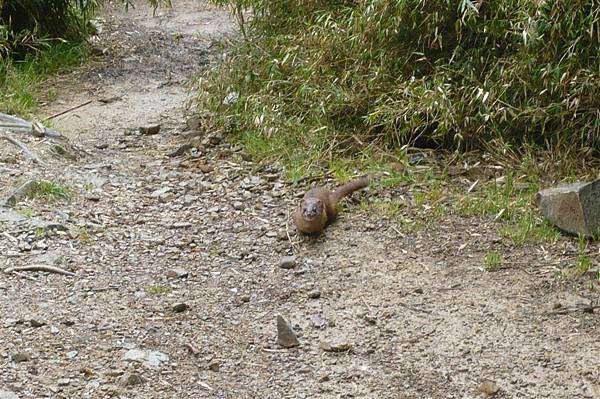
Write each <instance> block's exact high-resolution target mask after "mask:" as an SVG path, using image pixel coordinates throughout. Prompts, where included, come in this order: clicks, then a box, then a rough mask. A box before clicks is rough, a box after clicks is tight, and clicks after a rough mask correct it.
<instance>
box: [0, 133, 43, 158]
mask: <svg viewBox="0 0 600 399" xmlns="http://www.w3.org/2000/svg"><path fill="white" fill-rule="evenodd" d="M0 133H2V134H0V139H3V140H6V141H8V142H9V143H11V144H14V145H16V146H17V147H19V149H20V150H21V151H23V152H24V153H25V155H27V156H28V157H29V158H31V159H32V160H33V162H35V163H39V164H42V163H43V162H42V160H41V159H40V157H38V156H37V155H36V154H35V153H34V152H33V151H31V150H30V149H29V148H27V146H26V145H25V144H23V143H21V142H20V141H19V140H17V139H14V138H12V137H9V136H4V134H7V133H9V132H8V131H6V130H0Z"/></svg>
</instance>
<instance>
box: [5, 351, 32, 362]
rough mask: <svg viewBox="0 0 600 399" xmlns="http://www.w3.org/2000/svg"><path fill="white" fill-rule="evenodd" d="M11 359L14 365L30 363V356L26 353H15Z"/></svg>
mask: <svg viewBox="0 0 600 399" xmlns="http://www.w3.org/2000/svg"><path fill="white" fill-rule="evenodd" d="M10 358H11V359H12V361H13V362H14V363H23V362H28V361H29V359H30V357H29V355H28V354H27V353H25V352H15V353H13V354H12V355H10Z"/></svg>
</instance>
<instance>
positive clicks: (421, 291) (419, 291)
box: [413, 288, 423, 294]
mask: <svg viewBox="0 0 600 399" xmlns="http://www.w3.org/2000/svg"><path fill="white" fill-rule="evenodd" d="M413 292H414V293H415V294H422V293H423V288H417V289H415V290H414V291H413Z"/></svg>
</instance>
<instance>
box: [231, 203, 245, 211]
mask: <svg viewBox="0 0 600 399" xmlns="http://www.w3.org/2000/svg"><path fill="white" fill-rule="evenodd" d="M232 206H233V209H235V210H236V211H243V210H244V203H243V202H240V201H235V202H234V203H233V204H232Z"/></svg>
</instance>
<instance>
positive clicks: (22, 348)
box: [0, 0, 600, 399]
mask: <svg viewBox="0 0 600 399" xmlns="http://www.w3.org/2000/svg"><path fill="white" fill-rule="evenodd" d="M173 5H174V8H173V9H172V10H166V11H165V10H163V11H160V12H159V14H158V15H157V16H155V17H153V16H152V12H151V10H150V9H149V8H148V7H146V6H144V5H143V4H141V3H140V4H139V5H138V7H136V9H134V10H130V12H129V13H124V12H123V11H122V10H121V9H120V8H118V7H113V8H108V9H107V10H106V11H105V13H104V16H103V23H102V31H101V34H100V37H99V41H98V43H97V46H98V47H99V48H100V49H103V48H106V50H107V51H106V54H105V55H104V56H99V57H97V58H95V59H94V60H93V61H92V62H91V63H90V64H88V65H85V66H83V67H81V68H79V69H77V70H76V71H74V72H73V73H69V74H67V75H64V76H61V77H60V78H59V79H57V80H56V82H54V86H55V90H56V92H57V100H55V101H53V102H51V103H49V104H47V105H46V106H45V107H44V108H43V110H42V111H43V114H44V115H52V114H54V113H56V112H60V111H61V110H65V109H68V108H70V107H73V106H76V105H79V104H83V103H85V102H87V101H89V100H92V102H91V103H89V104H87V105H85V106H83V107H81V108H79V109H77V110H74V111H72V112H69V113H67V114H65V115H63V116H61V117H58V118H56V120H55V122H54V125H55V127H56V128H57V129H59V130H60V131H62V132H64V133H65V135H66V136H67V137H68V138H69V142H68V143H63V142H61V143H59V144H60V146H61V148H62V149H63V150H64V151H60V149H57V147H56V143H55V142H52V141H51V140H42V141H40V140H37V139H33V138H23V141H24V142H26V143H27V144H28V145H29V146H31V148H34V149H35V150H36V151H37V152H38V153H39V154H40V155H41V156H42V157H43V159H44V161H45V164H44V165H36V164H33V163H31V161H30V160H28V159H26V158H25V157H23V155H22V154H21V153H20V152H19V151H18V150H16V149H15V148H13V147H11V146H10V144H8V143H3V142H0V146H1V147H0V154H1V156H0V183H1V184H2V186H1V188H0V194H2V196H3V197H4V196H6V195H7V194H8V193H9V192H10V190H11V189H12V188H14V187H16V186H18V185H19V184H20V183H22V182H24V181H26V180H28V179H47V180H51V181H54V182H57V183H59V184H61V185H63V186H64V187H67V188H68V189H69V193H70V196H69V199H68V200H60V201H57V202H49V201H46V200H42V199H27V200H24V201H22V202H21V203H19V204H17V205H16V209H17V210H19V212H21V213H22V214H26V215H28V216H31V217H36V218H39V219H40V220H46V221H53V222H55V223H56V224H59V225H60V226H62V227H63V228H64V229H65V230H60V229H59V230H56V229H49V230H47V231H44V230H40V229H32V228H31V227H30V226H29V227H28V225H26V224H25V225H23V224H16V223H0V267H2V268H6V267H8V266H23V265H32V264H45V265H55V266H59V267H61V268H64V269H66V270H70V271H73V272H74V273H75V276H74V277H68V276H62V275H57V274H53V273H52V274H49V273H44V272H20V273H17V274H15V273H10V274H1V276H2V277H1V278H0V398H11V397H18V398H41V397H51V398H282V397H284V398H351V397H352V398H476V397H481V396H485V395H493V396H494V397H498V398H553V399H559V398H565V399H566V398H569V399H570V398H600V339H599V332H600V331H599V328H598V317H599V316H598V313H594V312H593V310H592V309H590V310H589V311H582V310H575V309H576V308H577V309H581V307H585V306H589V305H593V304H596V303H597V302H598V288H599V284H598V281H597V280H593V279H590V278H589V277H581V278H576V279H573V280H567V281H562V280H560V279H559V278H558V277H557V276H558V275H559V272H560V271H561V270H563V268H565V267H568V266H572V265H573V263H574V262H575V258H576V254H577V252H576V249H574V245H576V242H575V240H571V239H566V238H565V239H562V240H561V241H560V242H559V243H557V244H556V245H554V246H551V247H543V246H520V247H515V246H512V245H510V244H507V243H506V242H505V241H503V240H501V239H499V237H497V235H496V233H495V231H496V227H495V224H494V223H493V222H492V221H483V220H479V219H464V218H460V217H458V216H455V215H453V214H448V215H447V216H445V217H443V218H441V219H440V220H436V221H435V223H434V225H433V226H431V227H430V228H426V229H424V230H421V231H418V232H414V233H409V232H404V233H403V232H402V231H403V230H402V227H401V226H399V225H398V222H397V221H395V220H394V219H389V218H386V217H382V216H381V215H378V214H376V213H374V212H372V213H365V212H362V211H360V209H359V207H358V206H357V205H356V204H357V202H356V197H355V198H354V199H352V200H350V201H347V202H346V209H345V211H344V212H343V213H342V215H341V217H340V219H339V220H338V221H337V222H336V223H335V224H334V225H332V226H330V228H329V229H328V230H327V232H326V234H324V235H323V236H322V237H319V238H318V239H306V240H299V239H298V237H297V236H296V235H295V233H293V232H292V231H291V230H290V229H289V228H288V223H289V214H290V209H292V208H293V204H294V203H295V201H296V198H297V195H298V193H300V192H301V191H302V190H304V189H305V188H306V186H303V187H296V186H292V185H289V184H288V183H286V182H285V181H284V180H283V178H282V176H281V169H280V168H279V167H278V166H277V165H267V166H264V165H263V166H260V167H259V166H258V165H255V164H253V163H252V162H250V161H246V160H244V159H245V158H246V157H244V156H243V149H241V148H239V147H238V146H235V145H231V144H228V143H227V142H225V141H222V140H220V137H219V136H210V135H209V136H205V137H204V136H203V137H200V139H198V141H199V144H198V145H197V146H196V147H197V151H195V152H193V153H192V154H191V155H190V154H189V153H188V154H185V155H182V156H176V157H169V156H167V154H169V153H171V152H172V151H174V150H175V149H177V148H178V147H179V146H180V145H182V144H185V143H186V142H188V141H189V140H188V139H186V138H185V135H184V133H185V132H186V130H188V131H189V129H190V128H192V129H194V128H195V126H191V127H190V123H187V124H186V122H187V121H188V119H189V115H190V114H191V111H190V109H189V106H188V100H189V99H190V98H191V97H193V92H192V91H191V88H190V85H189V84H187V82H188V78H190V77H192V76H193V75H194V74H195V73H198V72H200V71H202V70H205V69H206V68H209V67H210V65H211V64H214V63H215V62H218V60H219V58H220V57H221V56H222V54H220V53H219V50H218V48H219V46H215V45H214V41H215V40H219V39H222V38H223V37H224V36H225V35H231V34H235V28H234V24H233V23H232V22H231V21H230V20H229V18H228V16H227V14H226V13H225V12H224V11H221V10H218V9H215V8H213V7H211V6H209V5H206V4H204V3H203V2H200V1H192V0H184V1H175V0H174V1H173ZM101 100H102V101H104V102H102V101H101ZM152 124H160V125H161V129H160V132H159V133H158V134H156V135H140V134H139V133H138V132H137V131H138V128H139V127H140V126H149V125H152ZM209 133H210V132H209ZM361 195H362V198H365V199H366V200H368V199H369V198H377V197H384V196H392V197H393V198H396V197H397V198H398V200H402V201H408V202H410V201H411V195H410V193H409V192H403V191H402V190H396V191H395V190H387V191H385V190H383V189H374V188H371V189H369V190H367V191H366V192H365V193H363V194H361ZM288 233H289V234H290V237H289V238H288ZM492 249H493V250H497V251H498V252H500V253H502V254H503V255H504V256H505V257H506V259H507V262H506V264H507V267H504V268H501V269H499V270H496V271H487V270H485V268H484V261H483V259H484V256H485V254H486V253H487V252H488V251H489V250H492ZM596 250H597V248H596V247H594V251H596ZM288 255H295V256H296V261H295V265H294V267H292V268H289V269H288V268H282V267H280V260H281V259H282V258H283V257H284V256H288ZM595 256H596V255H595ZM179 269H182V270H179ZM178 273H179V274H178ZM182 274H183V275H182ZM182 304H183V305H182ZM177 305H179V306H177ZM279 314H281V315H283V316H284V317H285V318H286V319H287V320H289V321H290V323H291V324H292V326H293V328H294V330H295V332H296V333H297V335H298V339H299V342H300V346H299V347H297V348H291V349H285V348H282V347H280V346H279V345H277V344H276V316H277V315H279ZM324 342H325V343H329V344H333V345H334V346H335V345H336V343H337V345H338V346H339V349H340V351H339V352H328V351H324V350H323V349H322V346H323V343H324ZM2 390H4V392H2ZM496 391H497V392H496ZM494 392H495V393H494ZM3 395H4V396H3ZM10 395H14V396H10Z"/></svg>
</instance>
